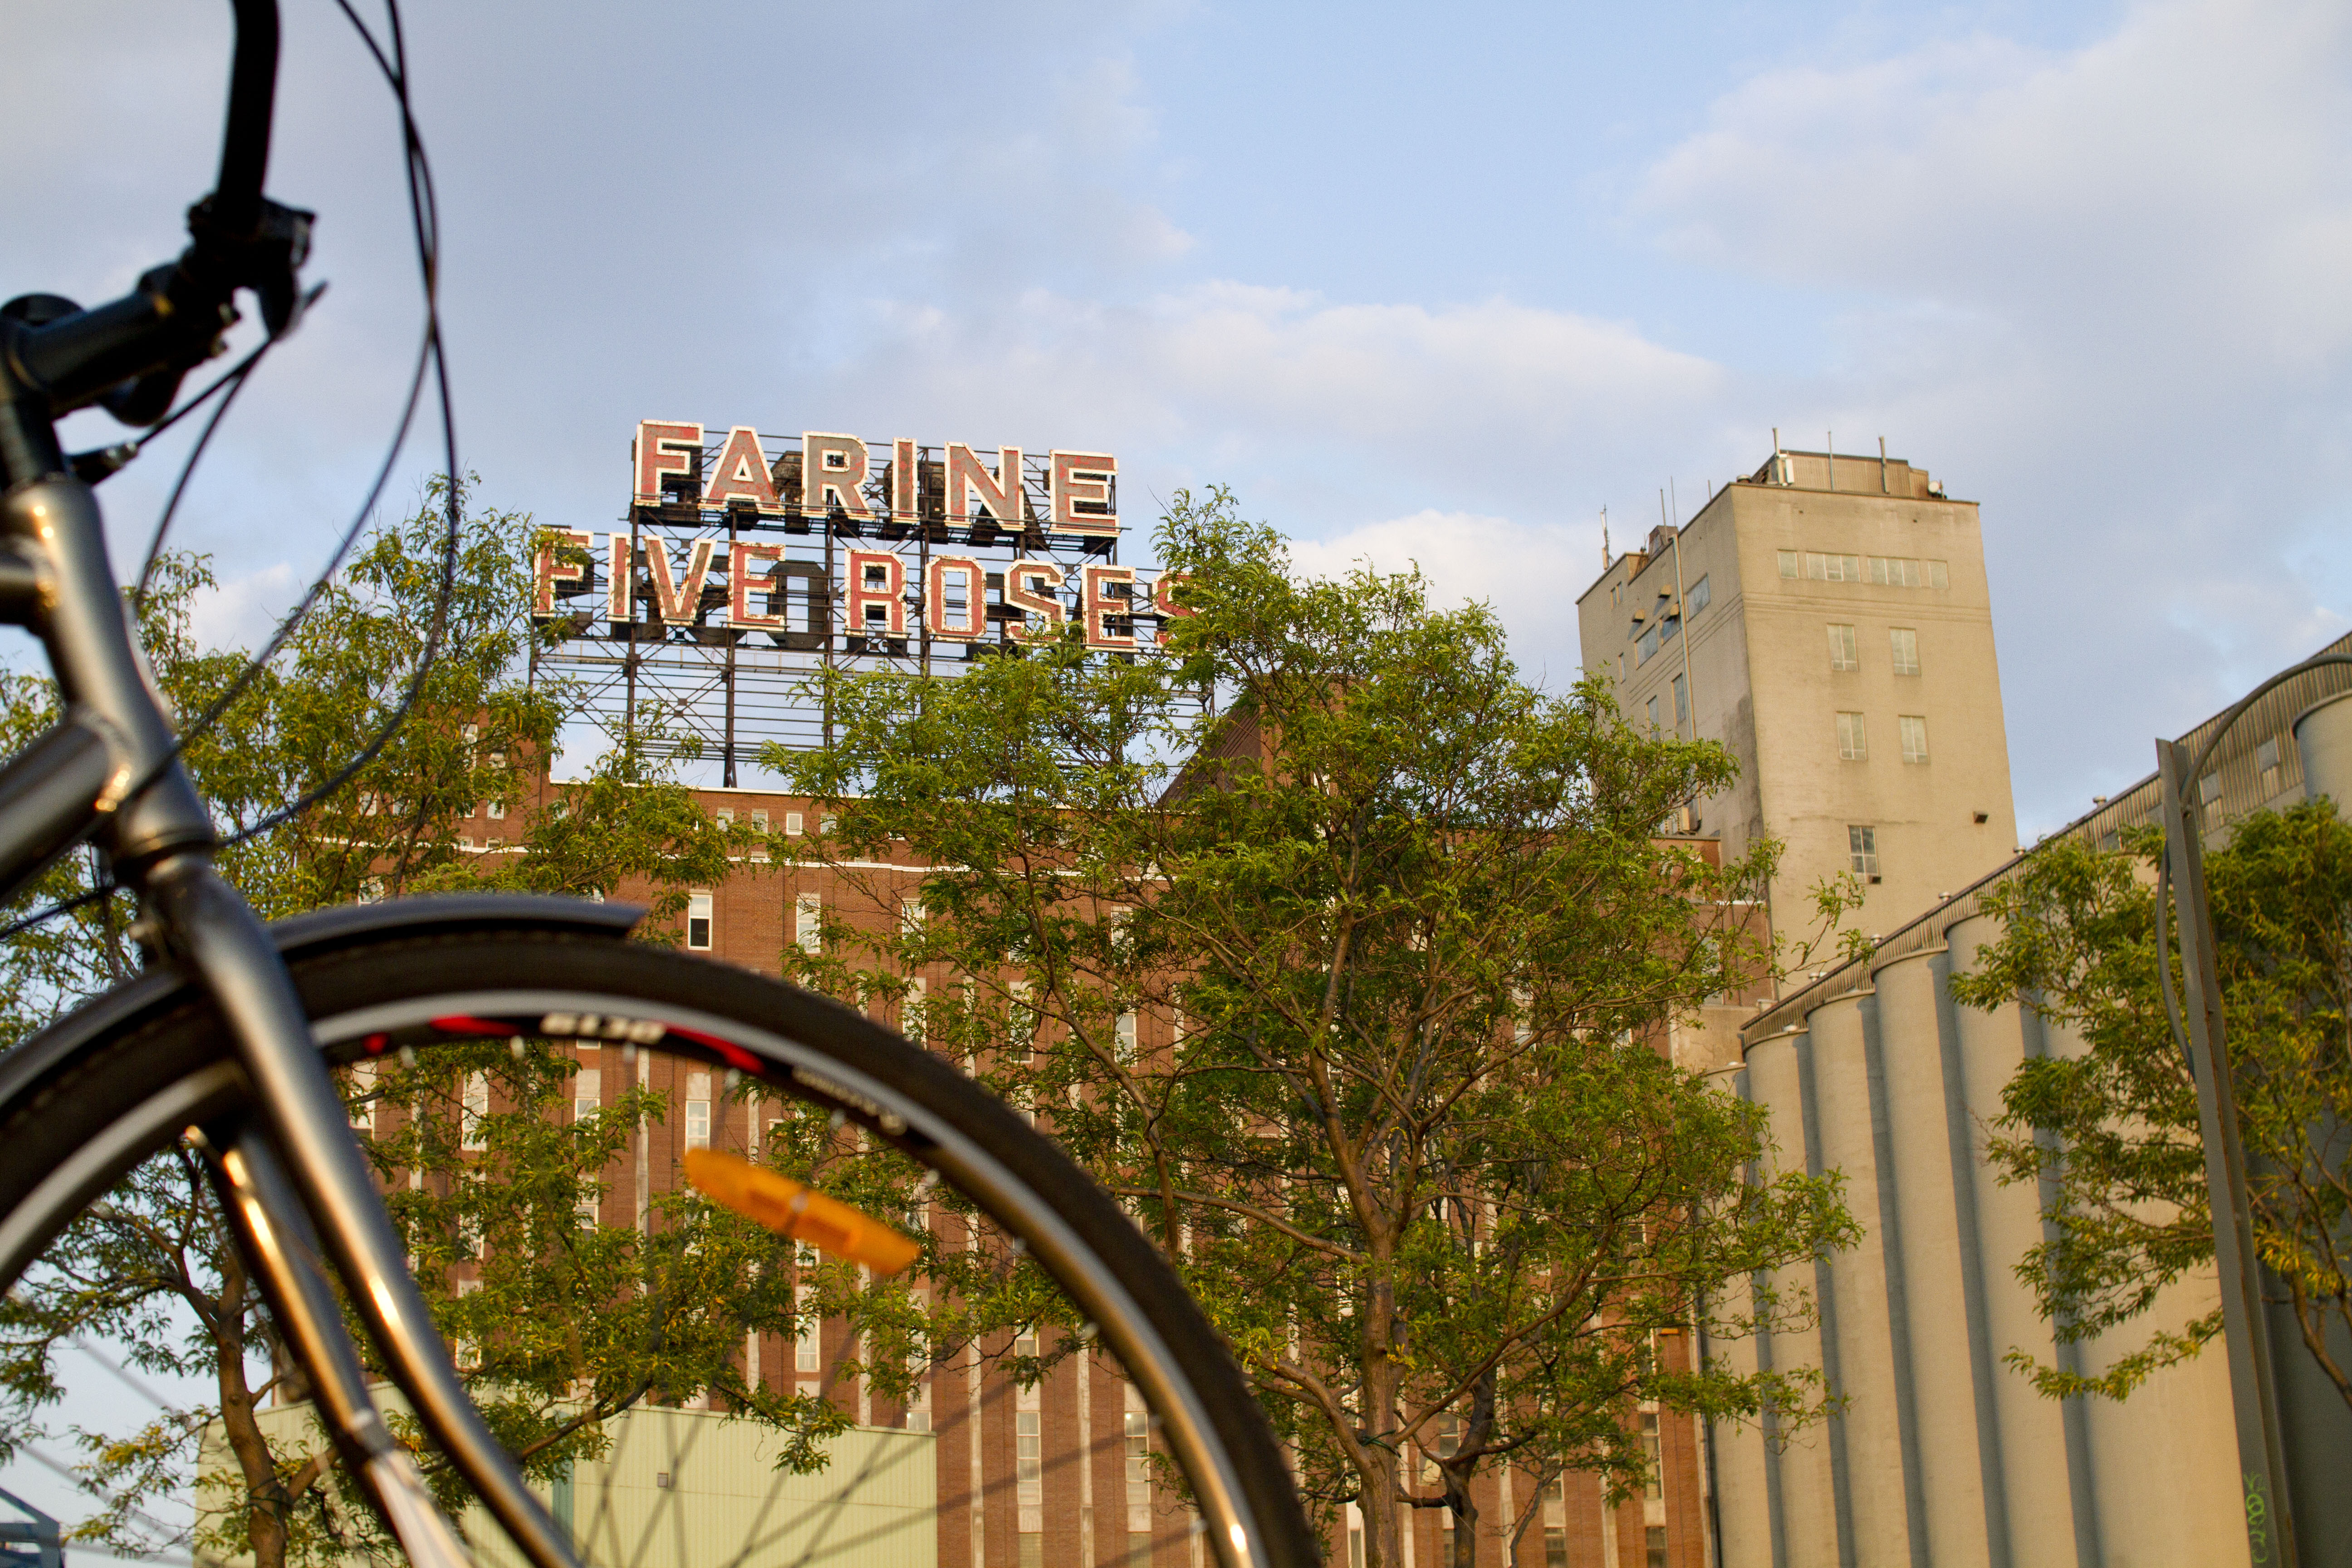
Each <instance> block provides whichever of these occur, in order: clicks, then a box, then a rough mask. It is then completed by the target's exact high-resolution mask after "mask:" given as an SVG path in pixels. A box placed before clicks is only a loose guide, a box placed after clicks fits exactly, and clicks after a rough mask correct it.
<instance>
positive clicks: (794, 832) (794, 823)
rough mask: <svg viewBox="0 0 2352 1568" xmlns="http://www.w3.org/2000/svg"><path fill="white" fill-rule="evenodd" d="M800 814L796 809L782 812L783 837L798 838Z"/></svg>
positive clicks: (799, 834)
mask: <svg viewBox="0 0 2352 1568" xmlns="http://www.w3.org/2000/svg"><path fill="white" fill-rule="evenodd" d="M801 831H802V829H801V814H800V813H799V812H797V811H788V812H786V813H784V837H787V838H798V837H800V836H801Z"/></svg>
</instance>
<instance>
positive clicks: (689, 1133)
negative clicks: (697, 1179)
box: [686, 1072, 710, 1149]
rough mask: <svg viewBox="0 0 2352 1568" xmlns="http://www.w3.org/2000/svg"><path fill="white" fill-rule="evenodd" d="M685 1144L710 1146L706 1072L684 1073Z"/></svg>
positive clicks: (694, 1147)
mask: <svg viewBox="0 0 2352 1568" xmlns="http://www.w3.org/2000/svg"><path fill="white" fill-rule="evenodd" d="M686 1146H687V1147H688V1148H689V1149H708V1148H709V1147H710V1075H709V1073H707V1072H690V1073H688V1074H687V1075H686Z"/></svg>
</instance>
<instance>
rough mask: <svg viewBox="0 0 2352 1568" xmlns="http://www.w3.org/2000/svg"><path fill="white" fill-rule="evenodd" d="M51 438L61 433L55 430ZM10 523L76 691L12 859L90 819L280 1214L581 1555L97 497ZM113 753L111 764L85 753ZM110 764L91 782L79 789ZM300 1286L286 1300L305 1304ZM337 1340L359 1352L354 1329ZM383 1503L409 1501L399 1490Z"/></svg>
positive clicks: (31, 487)
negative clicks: (527, 1461)
mask: <svg viewBox="0 0 2352 1568" xmlns="http://www.w3.org/2000/svg"><path fill="white" fill-rule="evenodd" d="M19 429H20V432H21V429H22V426H19ZM49 445H50V447H51V448H52V449H54V438H53V437H52V438H51V440H50V442H49ZM0 535H5V538H6V539H7V540H8V541H9V542H13V544H14V545H15V547H16V551H17V552H19V554H20V555H21V557H22V559H23V560H24V561H25V562H26V563H29V565H30V567H31V569H32V572H33V574H34V575H35V576H36V577H37V581H38V584H39V586H38V591H37V593H36V594H34V595H30V596H29V597H30V601H31V602H30V604H29V605H27V606H26V608H27V609H28V611H29V613H28V614H26V616H25V617H24V618H26V619H27V620H29V621H30V623H31V624H32V626H33V629H34V630H35V631H36V632H37V634H38V635H39V637H40V638H41V640H42V642H43V643H44V644H45V645H46V646H47V651H48V655H49V661H50V666H51V668H52V669H53V670H54V671H55V672H56V675H57V679H58V687H59V689H60V690H61V691H62V692H63V694H64V696H65V698H66V700H67V701H68V704H69V705H70V706H69V714H70V716H69V718H68V721H67V722H65V723H64V724H61V725H59V726H58V729H57V730H55V731H51V732H50V734H49V735H48V736H47V737H45V738H44V740H43V741H42V742H38V743H37V746H36V748H35V749H34V752H32V753H30V754H28V756H27V758H26V759H23V760H22V761H21V762H20V763H19V764H18V765H16V766H13V767H11V768H9V769H7V770H6V771H5V773H0V821H13V822H15V823H17V824H20V825H21V824H31V825H34V826H37V827H38V828H39V830H40V832H41V833H42V835H43V837H35V838H33V839H31V840H30V841H29V845H30V847H28V849H27V850H26V864H25V865H24V866H23V867H21V868H20V869H21V870H22V872H23V873H24V874H25V875H29V874H30V872H31V871H32V870H34V869H37V868H38V866H39V865H41V864H45V863H47V861H48V860H49V859H51V858H55V856H56V855H58V854H59V853H61V852H63V851H64V850H65V849H66V848H68V847H70V846H71V845H73V844H75V843H78V842H79V841H80V839H81V837H83V836H84V835H85V834H86V833H88V832H89V830H90V828H91V826H93V825H96V827H97V837H98V841H99V843H100V847H103V848H104V849H105V850H106V851H107V853H108V854H109V855H110V857H111V858H112V860H113V862H114V865H115V868H116V870H117V873H118V875H119V876H120V877H121V880H122V881H123V883H124V885H126V886H128V887H130V888H131V889H133V890H134V891H136V892H138V893H139V894H140V895H141V897H142V941H144V942H147V943H148V944H149V945H150V947H151V948H154V949H160V950H161V951H162V952H163V953H165V954H167V955H169V956H170V957H171V958H173V959H174V960H177V961H178V962H180V963H184V965H185V966H186V967H187V969H188V970H189V971H190V973H192V974H193V975H194V977H195V978H196V980H197V981H198V982H199V984H202V985H203V986H204V988H205V991H206V992H207V993H208V994H210V996H211V997H212V1000H213V1002H214V1004H215V1005H216V1006H217V1007H218V1008H219V1010H220V1013H221V1016H222V1018H223V1020H224V1022H225V1023H226V1026H227V1029H228V1033H229V1035H230V1037H231V1038H233V1039H234V1040H235V1041H236V1051H237V1058H238V1061H239V1063H240V1064H241V1065H242V1066H243V1068H245V1071H246V1074H247V1077H248V1078H249V1079H251V1080H252V1084H253V1088H254V1090H255V1099H256V1101H257V1104H258V1106H259V1108H260V1110H261V1115H262V1118H263V1126H264V1129H265V1130H266V1131H267V1132H268V1134H269V1136H270V1137H271V1139H272V1140H273V1141H274V1142H275V1143H276V1144H277V1146H278V1148H279V1149H280V1150H282V1151H283V1152H284V1153H285V1157H286V1164H287V1167H288V1171H289V1178H290V1185H291V1187H292V1189H293V1192H294V1194H295V1195H296V1196H297V1197H299V1208H294V1209H289V1210H286V1211H284V1212H275V1210H276V1205H268V1202H267V1196H266V1194H264V1196H263V1199H262V1201H263V1202H264V1204H265V1206H266V1207H267V1208H269V1209H271V1210H272V1211H273V1212H274V1217H275V1219H276V1221H277V1224H278V1230H279V1232H280V1233H281V1234H287V1235H291V1234H297V1233H298V1232H299V1231H300V1230H303V1229H307V1228H308V1226H304V1224H303V1214H302V1211H303V1210H307V1211H308V1215H309V1219H310V1223H311V1224H314V1225H315V1226H316V1227H317V1231H318V1233H319V1235H320V1238H321V1239H322V1241H323V1244H324V1252H325V1255H326V1257H327V1258H329V1259H331V1261H332V1263H333V1265H334V1267H335V1269H336V1272H337V1273H338V1274H339V1275H340V1276H341V1278H342V1280H343V1282H344V1284H345V1286H346V1288H347V1289H348V1290H349V1294H350V1295H351V1298H352V1302H353V1303H354V1305H355V1306H356V1307H357V1308H358V1310H359V1313H360V1316H361V1319H362V1321H363V1322H365V1323H366V1324H367V1325H368V1328H369V1331H370V1334H371V1337H372V1338H373V1340H374V1341H375V1343H376V1346H377V1348H378V1349H379V1350H380V1351H381V1352H383V1358H384V1362H385V1365H386V1369H387V1370H388V1371H389V1372H390V1373H392V1376H393V1381H394V1383H396V1384H399V1385H400V1388H401V1390H402V1392H403V1393H404V1394H407V1395H408V1398H409V1402H410V1404H411V1405H412V1406H413V1407H414V1408H415V1413H416V1415H417V1418H418V1419H419V1420H420V1421H421V1422H422V1423H423V1424H424V1426H425V1430H426V1431H427V1432H429V1433H430V1434H431V1435H432V1436H433V1438H434V1439H435V1441H436V1442H437V1443H439V1444H440V1445H441V1447H442V1448H443V1449H444V1451H445V1452H446V1454H447V1455H448V1458H449V1459H450V1462H451V1463H452V1464H453V1465H454V1466H455V1467H456V1468H457V1470H458V1472H459V1473H460V1474H461V1475H463V1476H464V1477H465V1478H466V1479H467V1482H468V1483H469V1484H470V1485H471V1486H473V1488H474V1489H475V1490H476V1492H477V1493H478V1495H479V1496H480V1497H481V1499H482V1500H483V1502H484V1503H485V1504H487V1505H488V1508H489V1510H490V1512H491V1513H492V1515H493V1516H494V1517H496V1518H497V1520H498V1521H499V1524H500V1525H501V1526H503V1527H504V1528H505V1530H506V1531H507V1532H508V1534H509V1536H511V1537H512V1538H513V1540H514V1542H515V1544H516V1545H517V1546H518V1547H519V1548H520V1550H521V1551H522V1552H523V1553H524V1554H525V1555H526V1556H527V1557H528V1558H529V1559H530V1561H531V1562H532V1563H534V1564H535V1565H536V1568H578V1561H577V1558H576V1557H575V1555H574V1554H573V1552H572V1547H571V1543H570V1542H568V1541H566V1540H564V1539H563V1537H562V1534H561V1533H560V1532H559V1531H557V1529H556V1527H555V1524H554V1521H552V1520H551V1519H550V1518H549V1517H548V1515H547V1512H546V1510H544V1509H542V1508H541V1506H540V1504H539V1501H538V1500H537V1499H536V1498H534V1497H532V1496H531V1495H530V1491H529V1489H527V1488H525V1486H524V1485H523V1482H522V1478H521V1477H520V1475H519V1474H518V1473H517V1472H516V1470H515V1468H514V1467H513V1465H512V1463H511V1462H510V1461H509V1459H508V1458H507V1457H506V1455H505V1452H504V1451H503V1450H502V1449H501V1448H499V1446H498V1443H497V1441H496V1439H494V1438H493V1437H492V1436H490V1434H489V1431H488V1428H487V1427H485V1426H483V1424H482V1420H481V1417H480V1415H478V1413H477V1412H476V1411H475V1409H474V1407H473V1405H472V1403H471V1402H470V1401H469V1400H468V1399H467V1397H466V1392H465V1389H464V1387H463V1386H462V1385H461V1384H459V1383H458V1381H457V1373H456V1370H455V1369H454V1368H453V1367H452V1365H451V1364H450V1361H449V1357H448V1353H447V1352H446V1348H445V1347H444V1346H443V1344H442V1342H441V1336H440V1335H439V1333H438V1332H437V1331H436V1330H435V1329H434V1327H433V1321H432V1317H431V1315H430V1313H429V1312H428V1311H427V1310H426V1308H425V1299H424V1297H423V1295H422V1294H421V1293H419V1291H418V1290H417V1289H416V1283H415V1280H414V1279H410V1278H409V1274H408V1268H407V1260H406V1258H405V1257H404V1254H403V1251H402V1248H401V1246H400V1240H399V1237H398V1236H397V1235H396V1234H395V1233H394V1230H393V1227H392V1221H391V1219H390V1217H389V1216H388V1215H386V1214H385V1212H384V1208H383V1201H382V1199H381V1198H380V1197H379V1196H378V1194H377V1192H376V1189H375V1183H374V1179H373V1173H371V1172H370V1171H369V1169H368V1165H367V1162H366V1160H365V1158H364V1157H363V1156H362V1153H361V1151H360V1148H359V1144H358V1142H357V1141H356V1140H355V1139H354V1138H353V1136H352V1129H351V1122H350V1119H349V1117H348V1115H347V1114H346V1113H345V1111H344V1109H343V1101H342V1097H341V1095H340V1094H339V1093H338V1092H336V1089H335V1085H334V1080H333V1079H332V1078H331V1077H330V1076H329V1074H328V1072H327V1068H326V1065H325V1063H324V1062H323V1061H322V1060H321V1058H320V1054H319V1050H318V1047H317V1044H316V1042H315V1041H314V1040H313V1039H312V1038H311V1035H310V1023H309V1020H308V1017H307V1016H306V1015H305V1014H304V1012H303V1009H302V1004H301V999H300V997H299V996H298V995H297V994H295V991H294V984H293V981H292V980H291V979H290V978H289V975H288V974H287V973H286V967H285V965H284V964H283V963H281V962H280V961H279V959H278V952H277V949H276V947H275V945H274V944H273V943H272V942H270V940H269V936H268V931H266V930H264V928H263V926H262V923H261V921H260V919H259V917H257V915H255V913H254V912H253V910H252V908H251V906H249V905H248V904H247V903H246V901H245V900H244V899H243V898H242V897H240V896H239V895H238V894H237V893H236V890H235V889H232V888H230V887H229V885H228V884H227V883H226V882H225V881H223V880H222V879H221V878H220V875H219V873H218V872H217V871H215V869H214V868H213V864H212V855H213V849H214V847H215V844H216V842H217V840H216V838H215V834H214V831H213V826H212V817H211V814H210V813H209V812H208V811H207V810H206V808H205V802H204V797H203V795H201V794H200V793H198V791H197V789H196V786H195V783H194V780H193V779H192V778H190V777H189V775H188V772H187V769H186V767H185V766H184V763H182V761H181V760H180V758H179V757H178V755H177V754H176V752H175V742H174V739H173V729H172V721H171V718H170V715H169V713H168V711H167V710H166V709H165V707H164V705H163V699H162V698H161V697H160V696H159V695H158V694H157V692H156V690H155V689H154V685H153V682H152V679H150V678H149V675H148V672H147V668H146V664H145V661H144V660H143V659H142V658H141V657H140V655H139V652H138V644H137V641H136V639H135V638H134V637H133V636H132V633H131V625H130V621H129V619H128V617H127V616H126V615H125V613H124V607H123V599H122V594H121V590H120V589H118V588H117V587H116V586H115V582H114V571H113V566H112V563H110V561H109V559H108V555H107V549H106V536H105V532H104V529H103V527H102V524H101V520H100V513H99V509H98V502H97V499H96V497H95V496H94V495H92V493H91V491H90V489H89V486H88V485H86V484H84V483H83V482H82V481H80V480H79V479H74V478H72V477H70V476H68V475H66V474H63V473H59V472H56V471H51V472H49V473H47V475H44V476H42V477H39V478H35V479H29V480H26V481H24V482H20V483H18V484H16V485H15V486H14V487H13V488H11V489H9V490H8V492H7V494H6V496H5V500H0ZM101 752H102V755H103V759H104V766H103V771H102V773H101V771H100V768H99V767H97V766H94V765H93V763H95V761H96V759H97V758H98V756H99V755H100V753H101ZM101 777H102V779H103V783H102V784H100V786H99V787H98V788H97V790H96V792H95V794H94V795H93V794H89V793H87V791H88V787H89V784H90V783H91V782H92V781H93V780H97V779H100V778H101ZM142 781H144V782H142ZM10 890H13V889H10ZM297 1286H298V1288H297V1289H293V1290H291V1291H289V1295H288V1297H287V1300H288V1304H289V1308H290V1309H291V1310H294V1311H296V1312H297V1313H300V1312H302V1311H304V1310H305V1309H304V1306H303V1301H304V1298H303V1296H302V1295H301V1293H300V1291H299V1282H297ZM313 1316H314V1317H315V1314H314V1315H313ZM315 1327H316V1329H317V1331H318V1333H319V1335H320V1336H322V1337H328V1338H331V1337H334V1336H341V1335H342V1334H343V1328H342V1324H341V1320H340V1318H339V1317H338V1318H336V1319H334V1320H333V1321H324V1320H320V1321H317V1322H316V1323H315ZM343 1353H344V1354H347V1355H348V1356H349V1357H350V1358H351V1361H352V1363H354V1364H355V1363H356V1362H357V1359H358V1355H357V1352H356V1351H355V1350H352V1349H351V1348H350V1345H349V1342H348V1340H347V1339H346V1340H345V1341H344V1345H343ZM386 1502H387V1505H388V1507H389V1508H390V1510H391V1512H392V1515H393V1517H394V1518H395V1519H396V1518H397V1517H399V1514H400V1511H401V1509H400V1505H399V1504H398V1503H396V1502H394V1500H392V1499H387V1500H386Z"/></svg>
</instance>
